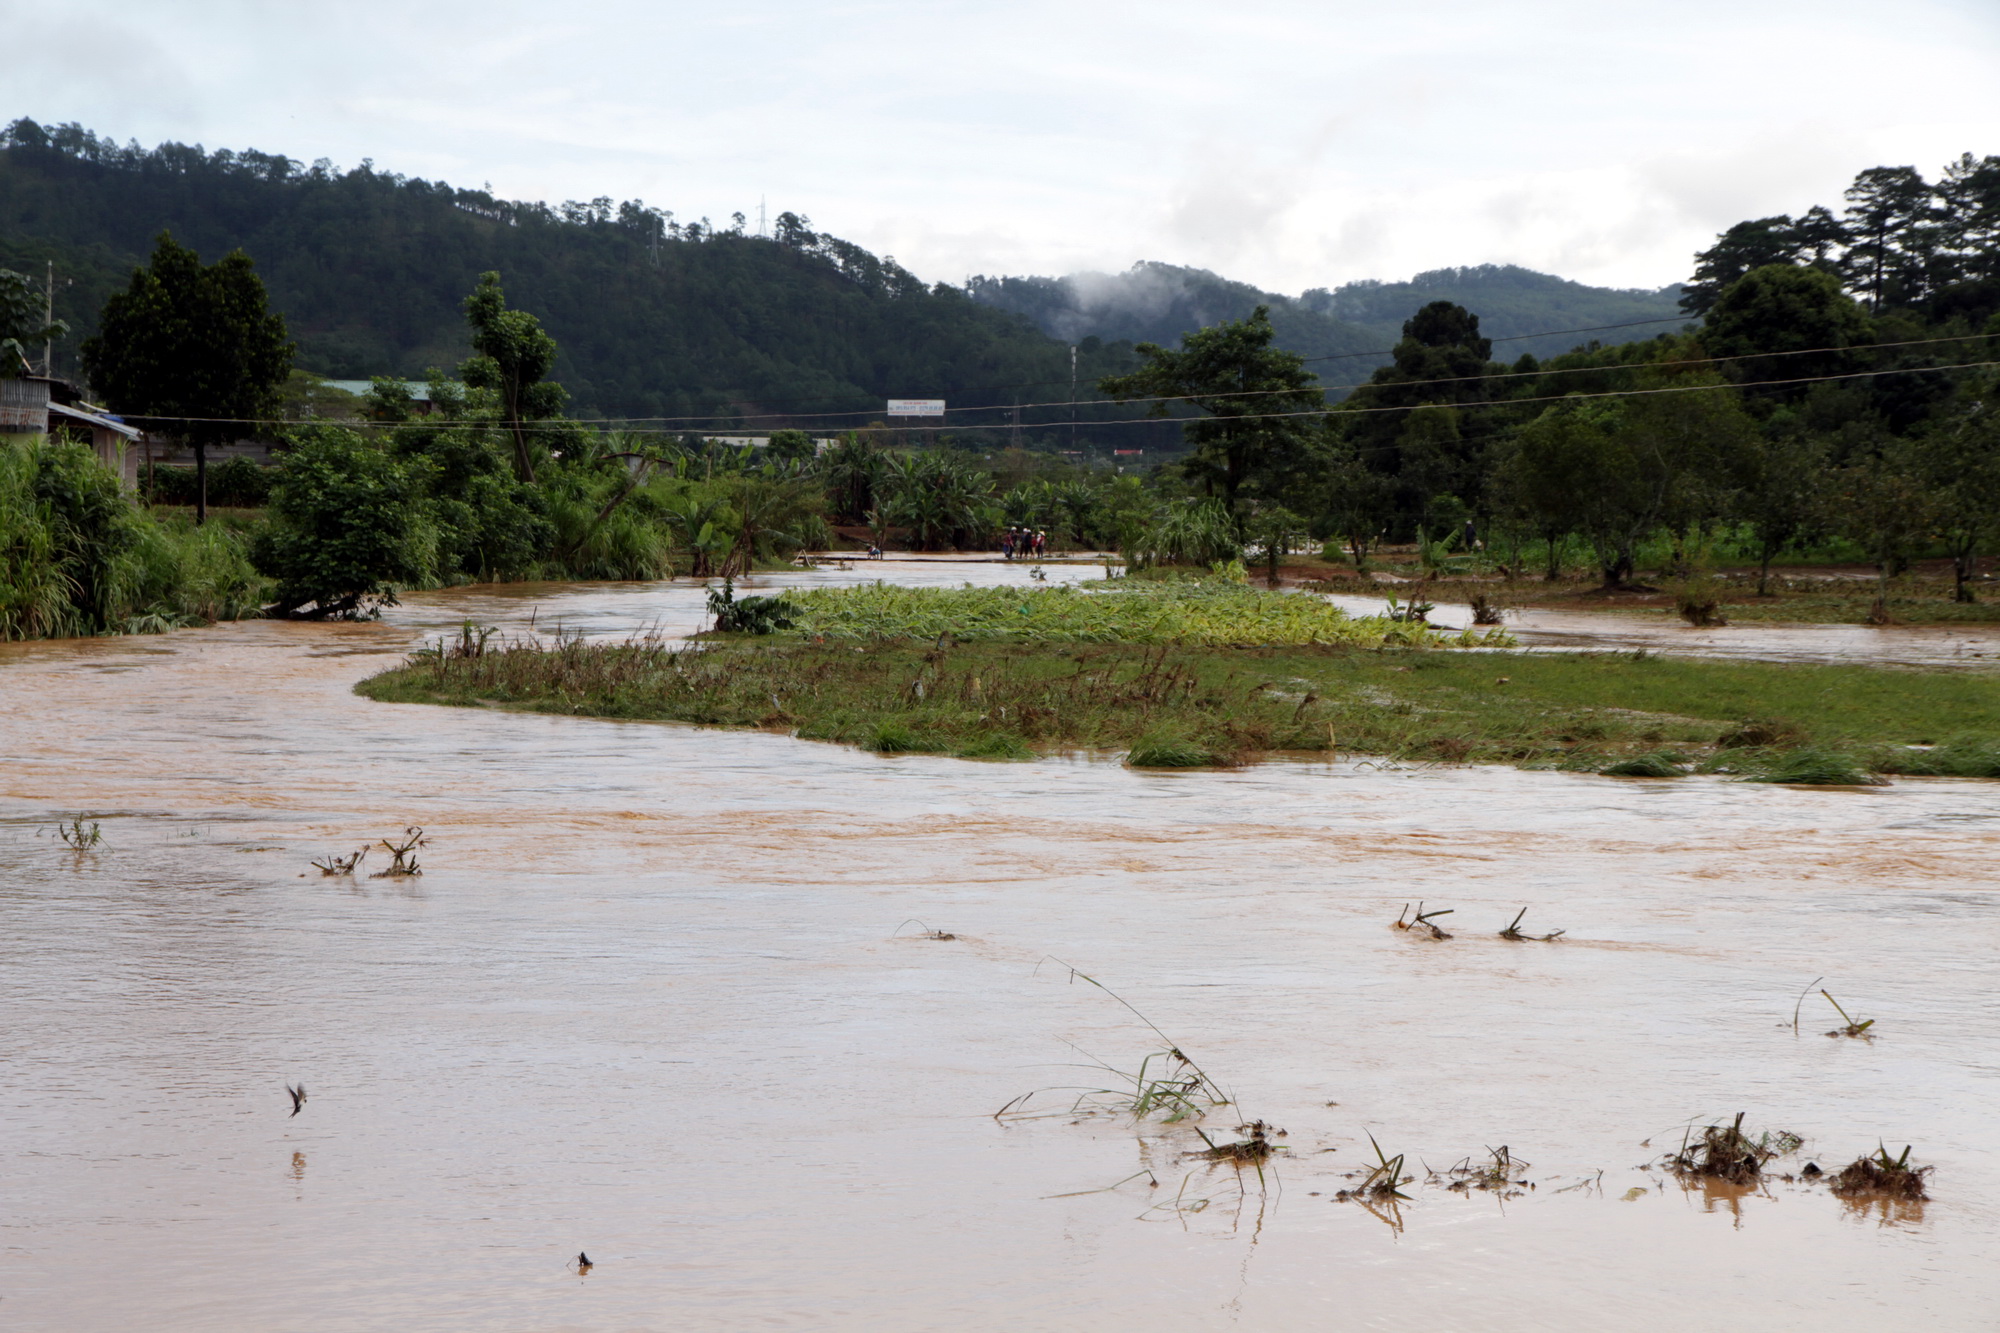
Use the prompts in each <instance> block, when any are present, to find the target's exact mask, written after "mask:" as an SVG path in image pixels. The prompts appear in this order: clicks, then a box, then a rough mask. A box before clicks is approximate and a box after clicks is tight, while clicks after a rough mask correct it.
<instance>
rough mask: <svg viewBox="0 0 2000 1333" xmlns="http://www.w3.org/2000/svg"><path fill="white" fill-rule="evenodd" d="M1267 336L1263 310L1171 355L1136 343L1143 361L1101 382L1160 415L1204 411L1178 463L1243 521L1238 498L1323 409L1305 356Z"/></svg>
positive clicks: (1300, 445) (1275, 466) (1192, 339)
mask: <svg viewBox="0 0 2000 1333" xmlns="http://www.w3.org/2000/svg"><path fill="white" fill-rule="evenodd" d="M1272 336H1273V331H1272V328H1271V311H1270V307H1268V306H1261V305H1260V306H1258V307H1257V309H1256V310H1255V311H1254V312H1252V313H1251V315H1250V318H1248V319H1239V320H1233V321H1231V322H1229V323H1226V324H1217V325H1215V326H1213V327H1211V328H1205V329H1198V330H1196V331H1195V332H1193V333H1189V334H1185V335H1183V336H1182V338H1181V345H1180V347H1179V348H1178V349H1177V350H1169V349H1167V348H1164V347H1161V346H1160V345H1159V344H1157V343H1140V344H1139V345H1138V347H1137V349H1136V350H1137V352H1138V354H1139V355H1140V357H1142V358H1143V359H1144V361H1145V364H1144V365H1142V366H1140V368H1139V369H1137V370H1135V371H1133V372H1132V373H1131V374H1128V375H1111V376H1107V377H1106V378H1104V379H1102V380H1100V381H1098V386H1097V387H1098V389H1099V390H1100V391H1101V392H1103V393H1104V394H1106V395H1107V396H1109V397H1112V398H1116V399H1120V400H1129V399H1134V398H1143V399H1150V400H1152V408H1151V415H1153V416H1156V417H1164V416H1166V415H1167V412H1168V409H1169V408H1170V407H1171V406H1172V405H1174V404H1176V403H1185V404H1187V405H1189V406H1192V407H1197V408H1200V409H1201V410H1202V411H1203V412H1206V413H1207V414H1208V415H1207V416H1205V417H1201V418H1198V419H1196V420H1193V421H1190V422H1188V423H1187V424H1186V425H1185V427H1184V428H1183V429H1184V431H1185V434H1186V437H1187V439H1188V440H1189V441H1190V442H1191V443H1192V444H1193V445H1194V452H1193V454H1192V455H1190V456H1189V457H1188V459H1187V460H1186V462H1185V463H1184V464H1183V465H1182V466H1183V469H1184V471H1185V473H1186V475H1187V476H1188V477H1189V478H1190V479H1191V480H1194V481H1197V482H1199V483H1201V484H1202V485H1203V487H1205V488H1206V489H1207V490H1208V492H1209V493H1210V494H1216V493H1218V492H1219V493H1220V498H1221V500H1222V503H1223V506H1224V508H1225V509H1227V511H1228V512H1229V513H1230V514H1231V515H1232V517H1233V518H1234V520H1235V521H1237V522H1238V523H1239V524H1240V523H1241V521H1242V515H1241V513H1240V512H1239V511H1238V508H1237V500H1238V497H1239V496H1241V495H1242V493H1243V492H1244V490H1245V488H1246V487H1254V486H1257V485H1259V484H1260V483H1263V482H1265V481H1267V480H1269V479H1271V478H1272V477H1273V476H1274V475H1276V474H1278V473H1280V472H1282V471H1283V470H1285V469H1286V468H1287V467H1288V466H1289V465H1291V464H1292V463H1293V462H1294V461H1295V460H1296V458H1297V456H1298V455H1299V454H1300V453H1302V452H1303V451H1304V450H1305V448H1306V445H1307V441H1308V440H1309V439H1310V438H1311V436H1312V435H1313V433H1314V429H1315V427H1316V425H1317V420H1316V417H1315V416H1313V415H1309V414H1314V413H1317V412H1319V411H1320V410H1323V409H1324V408H1325V406H1326V395H1325V393H1324V392H1323V391H1322V390H1320V389H1319V388H1318V387H1316V386H1317V380H1316V378H1315V376H1314V375H1313V374H1312V372H1310V371H1308V370H1307V369H1306V368H1305V362H1304V360H1303V359H1302V358H1300V357H1299V356H1298V355H1297V354H1295V353H1292V352H1287V351H1283V350H1281V349H1279V348H1275V347H1273V346H1272V345H1271V339H1272ZM1286 414H1293V415H1286Z"/></svg>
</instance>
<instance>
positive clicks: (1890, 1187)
mask: <svg viewBox="0 0 2000 1333" xmlns="http://www.w3.org/2000/svg"><path fill="white" fill-rule="evenodd" d="M1935 1169H1936V1168H1935V1167H1929V1166H1911V1165H1910V1148H1909V1145H1908V1144H1905V1145H1904V1147H1903V1151H1902V1153H1901V1155H1899V1156H1896V1157H1891V1156H1890V1155H1889V1149H1888V1148H1887V1147H1882V1146H1878V1147H1877V1148H1876V1151H1875V1153H1874V1155H1873V1156H1862V1157H1857V1158H1855V1159H1854V1160H1853V1161H1852V1162H1849V1163H1848V1164H1847V1165H1846V1166H1844V1167H1842V1168H1841V1169H1840V1172H1839V1174H1837V1175H1835V1176H1834V1178H1833V1180H1832V1182H1831V1183H1830V1185H1829V1188H1831V1189H1832V1190H1833V1192H1834V1193H1835V1194H1838V1195H1840V1196H1841V1197H1842V1198H1847V1199H1853V1198H1869V1197H1885V1198H1891V1199H1928V1198H1929V1197H1930V1195H1929V1194H1928V1193H1926V1192H1925V1190H1924V1181H1925V1179H1926V1178H1928V1177H1929V1175H1930V1173H1931V1172H1932V1171H1934V1170H1935Z"/></svg>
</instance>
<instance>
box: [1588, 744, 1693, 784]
mask: <svg viewBox="0 0 2000 1333" xmlns="http://www.w3.org/2000/svg"><path fill="white" fill-rule="evenodd" d="M1597 771H1598V772H1599V773H1602V774H1603V775H1604V776H1605V777H1607V778H1679V777H1686V776H1687V769H1685V768H1683V767H1682V766H1681V765H1680V764H1679V763H1676V762H1675V761H1674V760H1673V759H1672V758H1671V757H1669V756H1667V755H1664V754H1661V753H1660V752H1659V751H1657V750H1655V751H1654V752H1652V753H1651V754H1640V755H1634V756H1632V758H1630V759H1621V760H1619V761H1618V762H1617V763H1615V764H1607V765H1605V766H1604V767H1603V768H1600V769H1598V770H1597Z"/></svg>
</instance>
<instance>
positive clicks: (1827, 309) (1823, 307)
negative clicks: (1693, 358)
mask: <svg viewBox="0 0 2000 1333" xmlns="http://www.w3.org/2000/svg"><path fill="white" fill-rule="evenodd" d="M1868 340H1869V330H1868V317H1867V315H1865V314H1864V313H1863V312H1862V310H1861V307H1860V306H1858V305H1856V304H1855V303H1854V302H1853V301H1852V300H1851V299H1850V298H1849V297H1848V296H1847V295H1846V293H1844V292H1842V291H1841V290H1840V280H1839V279H1838V278H1836V277H1834V276H1833V275H1832V274H1830V273H1826V272H1824V271H1822V270H1820V269H1816V268H1800V267H1798V266H1796V265H1792V264H1766V265H1764V266H1763V267H1761V268H1755V269H1752V270H1751V271H1750V272H1748V273H1746V274H1744V275H1743V277H1742V278H1740V279H1738V280H1737V281H1736V282H1735V283H1733V284H1731V285H1730V286H1729V287H1728V288H1727V289H1726V290H1724V291H1723V292H1722V294H1721V295H1720V296H1718V297H1717V298H1716V301H1715V304H1714V306H1713V307H1712V308H1711V309H1710V310H1709V312H1708V319H1707V321H1706V322H1705V323H1704V325H1703V326H1702V332H1701V344H1702V347H1703V348H1704V349H1705V350H1706V351H1707V352H1708V353H1709V354H1710V355H1711V356H1718V357H1731V358H1737V359H1735V360H1732V361H1731V362H1730V363H1729V368H1728V374H1729V376H1730V378H1731V379H1733V380H1735V381H1737V382H1738V383H1756V382H1759V381H1764V380H1781V379H1782V380H1799V379H1806V378H1810V377H1812V376H1818V375H1839V374H1843V373H1845V372H1847V371H1849V370H1852V369H1855V368H1856V367H1855V358H1854V356H1853V355H1852V354H1850V353H1848V352H1845V351H1842V350H1840V349H1842V348H1847V347H1851V346H1853V345H1855V344H1856V343H1863V342H1867V341H1868ZM1822 348H1825V349H1832V350H1825V351H1821V350H1816V349H1822ZM1806 387H1807V386H1804V385H1796V384H1793V385H1780V386H1774V387H1772V388H1769V389H1765V390H1761V391H1760V393H1761V394H1763V395H1764V396H1766V397H1773V398H1780V399H1796V398H1799V397H1802V396H1804V394H1805V391H1806Z"/></svg>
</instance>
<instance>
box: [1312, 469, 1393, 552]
mask: <svg viewBox="0 0 2000 1333" xmlns="http://www.w3.org/2000/svg"><path fill="white" fill-rule="evenodd" d="M1313 496H1314V498H1313V500H1312V501H1311V503H1312V506H1313V510H1314V512H1315V513H1317V514H1318V515H1319V516H1320V523H1321V530H1322V531H1323V532H1327V533H1331V534H1332V535H1333V536H1335V537H1338V538H1339V539H1340V541H1341V542H1342V544H1344V545H1345V546H1346V547H1347V553H1348V558H1349V559H1351V560H1353V561H1354V571H1355V572H1356V573H1357V574H1366V573H1367V572H1368V553H1369V552H1370V551H1371V550H1373V549H1374V548H1375V543H1376V542H1378V541H1380V540H1381V539H1382V536H1383V534H1384V533H1385V532H1387V531H1388V528H1389V525H1390V524H1391V523H1392V522H1394V520H1395V517H1396V487H1395V481H1394V479H1393V478H1391V477H1390V476H1389V475H1388V474H1386V473H1383V472H1378V471H1376V470H1375V469H1374V468H1372V467H1369V466H1368V464H1367V463H1366V462H1365V461H1364V460H1363V459H1362V457H1361V452H1360V450H1359V448H1358V447H1357V446H1356V445H1355V443H1354V442H1353V441H1352V440H1349V439H1344V438H1343V439H1337V440H1335V441H1334V444H1333V447H1332V449H1331V450H1330V452H1329V454H1328V456H1327V460H1326V464H1325V466H1324V467H1323V468H1322V469H1321V472H1320V476H1319V479H1318V482H1317V484H1316V485H1315V486H1314V488H1313Z"/></svg>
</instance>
